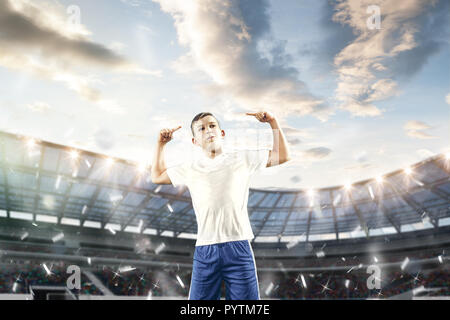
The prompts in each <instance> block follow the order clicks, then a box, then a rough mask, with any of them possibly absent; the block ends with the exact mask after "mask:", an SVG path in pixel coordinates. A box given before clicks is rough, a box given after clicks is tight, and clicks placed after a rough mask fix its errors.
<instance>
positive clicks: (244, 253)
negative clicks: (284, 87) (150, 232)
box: [151, 112, 290, 300]
mask: <svg viewBox="0 0 450 320" xmlns="http://www.w3.org/2000/svg"><path fill="white" fill-rule="evenodd" d="M246 114H247V115H250V116H254V117H255V118H256V119H258V120H259V121H260V122H268V123H269V124H270V126H271V127H272V130H273V149H272V150H271V151H269V150H243V151H234V152H229V153H225V152H223V149H222V143H223V138H224V137H225V131H224V130H221V128H220V125H219V122H218V121H217V119H216V118H215V117H214V116H213V115H212V114H211V113H209V112H202V113H199V114H197V115H196V116H195V117H194V119H193V120H192V122H191V131H192V135H193V138H192V143H193V144H194V145H196V146H198V147H200V148H201V150H202V152H201V153H200V155H199V156H197V157H196V158H195V159H194V160H193V161H190V162H185V163H183V164H181V165H178V166H175V167H171V168H168V169H166V166H165V163H164V157H163V149H164V146H165V144H166V143H167V142H169V141H170V140H171V139H172V135H173V133H174V132H175V131H177V130H178V129H180V128H181V126H178V127H177V128H174V129H162V130H161V131H160V134H159V139H158V144H157V148H156V152H155V156H154V159H153V165H152V169H151V176H152V182H153V183H156V184H173V185H174V186H175V187H176V186H178V185H186V186H187V187H188V188H189V192H190V194H191V198H192V205H193V207H194V211H195V215H196V219H197V225H198V232H197V241H196V244H195V251H194V262H193V268H192V279H191V287H190V290H189V299H190V300H214V299H217V300H218V299H220V294H221V292H220V289H221V284H222V280H224V281H225V287H226V299H227V300H229V299H232V300H259V299H260V296H259V287H258V278H257V274H256V264H255V257H254V254H253V251H252V248H251V244H250V242H249V240H251V239H253V238H254V235H253V232H252V229H251V225H250V219H249V217H248V212H247V202H248V193H249V183H250V177H251V175H252V174H254V173H255V172H257V171H258V170H260V169H262V168H264V167H270V166H275V165H279V164H282V163H284V162H286V161H289V160H290V156H289V151H288V147H287V142H286V139H285V137H284V134H283V132H282V131H281V129H280V127H279V124H278V121H277V119H276V118H275V117H274V115H273V114H271V113H269V112H256V113H246Z"/></svg>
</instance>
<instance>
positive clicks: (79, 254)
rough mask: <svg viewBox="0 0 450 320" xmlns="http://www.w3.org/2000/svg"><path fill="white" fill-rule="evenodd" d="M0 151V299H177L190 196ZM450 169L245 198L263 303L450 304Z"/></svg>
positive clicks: (5, 147) (141, 179)
mask: <svg viewBox="0 0 450 320" xmlns="http://www.w3.org/2000/svg"><path fill="white" fill-rule="evenodd" d="M0 147H1V148H0V151H1V153H0V155H1V157H0V159H1V168H0V209H1V211H0V221H1V223H0V263H1V269H0V270H1V271H0V299H1V300H33V299H69V300H75V299H76V300H103V299H105V300H123V299H135V300H167V299H177V300H179V299H187V297H188V292H189V285H190V280H191V272H192V254H193V252H194V246H195V234H196V232H197V224H196V218H195V214H194V211H193V207H192V202H191V198H190V194H189V190H188V189H186V188H185V187H178V188H174V187H173V186H171V185H155V184H152V183H151V179H150V172H149V168H148V167H145V166H142V165H139V164H137V163H132V162H130V161H125V160H122V159H113V158H110V157H106V156H104V155H102V154H97V153H93V152H90V151H85V150H81V149H74V148H69V147H67V146H64V145H58V144H54V143H50V142H46V141H39V140H36V139H33V138H30V137H26V136H21V135H15V134H11V133H6V132H3V133H1V135H0ZM449 173H450V156H449V155H448V154H447V155H444V154H441V155H438V156H434V157H430V158H428V159H426V160H423V161H421V162H419V163H414V164H411V165H410V167H408V168H399V169H398V170H397V171H393V172H390V173H388V174H386V175H384V176H382V177H374V178H373V179H369V180H364V181H357V182H354V183H352V184H351V185H344V186H332V187H327V188H321V189H316V190H297V191H292V190H281V189H280V190H263V189H250V195H249V202H248V212H249V217H250V221H251V225H252V229H253V232H254V234H255V238H254V239H253V241H252V246H253V249H254V252H255V258H256V265H257V271H258V279H259V287H260V293H261V298H262V299H276V300H288V299H289V300H303V299H305V300H309V299H355V300H361V299H364V300H366V299H407V300H410V299H448V298H449V297H450V270H449V257H448V252H449V250H450V201H449V199H450V198H449V197H450V180H449V178H450V175H449ZM74 268H75V269H77V270H79V271H80V274H79V279H78V285H77V281H72V280H71V277H72V276H73V270H74ZM71 283H74V284H75V285H74V286H73V287H70V285H69V284H71ZM224 289H225V288H224V287H222V292H223V290H224ZM224 297H225V295H224V294H223V296H222V298H224Z"/></svg>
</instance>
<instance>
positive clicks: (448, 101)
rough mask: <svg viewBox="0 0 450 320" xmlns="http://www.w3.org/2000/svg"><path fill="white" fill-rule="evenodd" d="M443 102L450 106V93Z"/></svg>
mask: <svg viewBox="0 0 450 320" xmlns="http://www.w3.org/2000/svg"><path fill="white" fill-rule="evenodd" d="M445 102H447V104H449V105H450V93H449V94H448V95H447V96H446V97H445Z"/></svg>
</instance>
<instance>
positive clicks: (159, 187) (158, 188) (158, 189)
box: [155, 185, 162, 193]
mask: <svg viewBox="0 0 450 320" xmlns="http://www.w3.org/2000/svg"><path fill="white" fill-rule="evenodd" d="M161 188H162V186H161V185H159V186H158V187H157V188H156V189H155V193H158V192H159V191H161Z"/></svg>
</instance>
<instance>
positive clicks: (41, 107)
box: [27, 102, 52, 113]
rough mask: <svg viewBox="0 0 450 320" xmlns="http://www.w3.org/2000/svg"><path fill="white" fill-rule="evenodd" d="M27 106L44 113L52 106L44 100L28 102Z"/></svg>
mask: <svg viewBox="0 0 450 320" xmlns="http://www.w3.org/2000/svg"><path fill="white" fill-rule="evenodd" d="M27 108H28V109H30V110H31V111H34V112H40V113H44V112H47V111H48V110H50V109H51V108H52V107H51V106H50V105H49V104H48V103H46V102H34V103H31V104H28V105H27Z"/></svg>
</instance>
